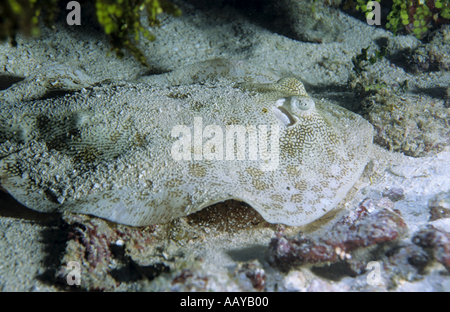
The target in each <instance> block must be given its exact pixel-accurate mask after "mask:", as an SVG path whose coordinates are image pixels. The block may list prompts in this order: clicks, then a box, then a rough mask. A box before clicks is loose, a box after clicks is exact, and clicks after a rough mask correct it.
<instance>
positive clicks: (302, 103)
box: [290, 96, 315, 111]
mask: <svg viewBox="0 0 450 312" xmlns="http://www.w3.org/2000/svg"><path fill="white" fill-rule="evenodd" d="M290 100H291V107H292V110H293V111H295V110H296V109H298V110H300V111H307V110H309V109H311V108H313V107H314V106H315V104H314V101H313V100H312V99H310V98H307V97H301V98H298V97H295V96H293V97H291V99H290Z"/></svg>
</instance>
